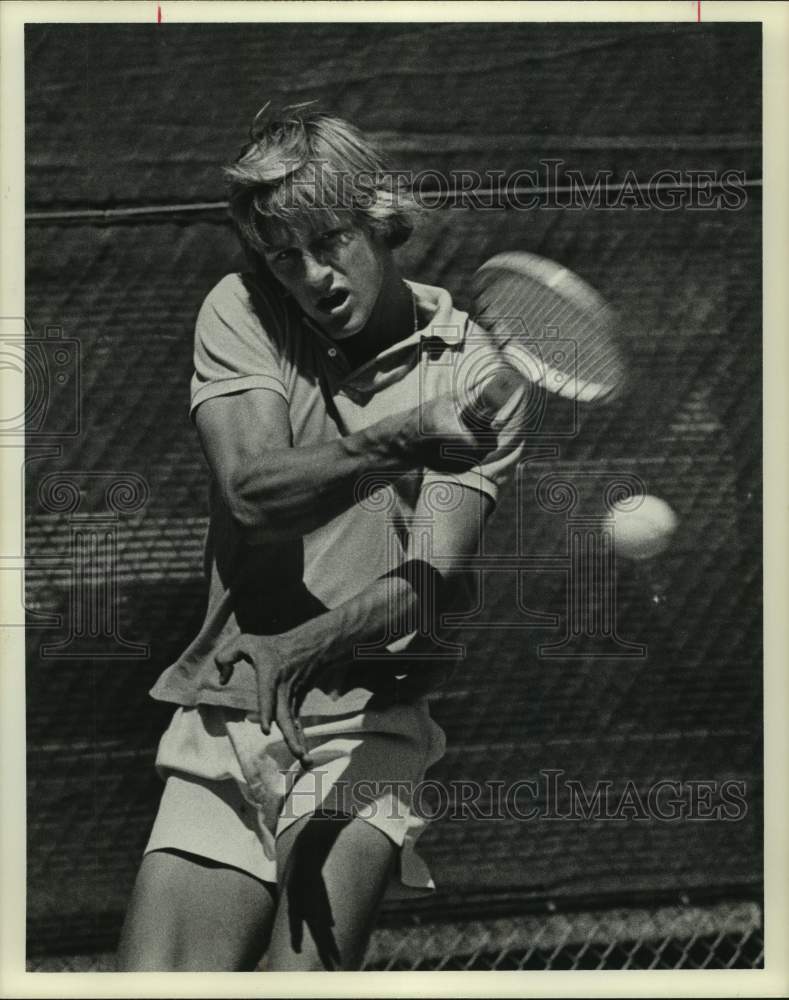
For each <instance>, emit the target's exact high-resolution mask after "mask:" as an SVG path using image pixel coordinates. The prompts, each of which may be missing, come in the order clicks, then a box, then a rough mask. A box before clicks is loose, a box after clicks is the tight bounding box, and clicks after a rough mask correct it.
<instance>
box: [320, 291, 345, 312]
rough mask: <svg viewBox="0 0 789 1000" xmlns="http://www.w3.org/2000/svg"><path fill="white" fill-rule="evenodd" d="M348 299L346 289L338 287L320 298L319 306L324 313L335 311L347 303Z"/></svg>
mask: <svg viewBox="0 0 789 1000" xmlns="http://www.w3.org/2000/svg"><path fill="white" fill-rule="evenodd" d="M347 301H348V292H346V291H345V290H344V289H338V290H337V291H336V292H331V293H330V294H329V295H324V297H323V298H322V299H318V308H319V309H320V311H321V312H324V313H334V312H336V311H338V310H340V309H342V307H343V306H344V305H345V303H346V302H347Z"/></svg>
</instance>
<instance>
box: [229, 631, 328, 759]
mask: <svg viewBox="0 0 789 1000" xmlns="http://www.w3.org/2000/svg"><path fill="white" fill-rule="evenodd" d="M239 660H246V661H247V662H248V663H251V664H252V667H253V668H254V670H255V677H256V678H257V696H258V712H259V715H260V728H261V729H262V730H263V732H264V733H265V734H266V736H268V735H269V733H270V732H271V723H272V722H273V721H275V720H276V723H277V725H278V726H279V729H280V732H281V733H282V738H283V739H284V740H285V743H286V744H287V746H288V749H289V750H290V752H291V753H292V754H293V756H294V757H296V758H297V759H298V760H300V761H301V763H302V766H304V767H310V766H311V765H312V760H311V758H310V756H309V753H308V752H307V746H306V742H305V739H304V730H303V728H302V725H301V722H300V721H299V718H298V714H299V709H300V708H301V705H302V702H303V701H304V698H305V696H306V694H307V692H308V691H309V690H310V688H311V687H313V686H314V684H313V683H312V682H313V679H314V675H315V674H316V673H317V672H318V665H317V663H316V661H314V660H313V661H312V665H311V663H310V661H306V662H299V661H298V660H296V659H295V658H293V657H288V656H287V655H286V650H284V649H283V643H282V642H281V641H280V637H279V636H276V635H251V634H250V633H248V632H242V633H241V635H239V636H235V637H234V638H232V639H230V640H228V642H226V643H225V644H224V645H223V646H222V648H221V649H220V650H219V652H218V653H217V654H216V657H215V662H216V665H217V667H218V668H219V673H220V683H222V684H227V682H228V681H229V680H230V678H231V677H232V676H233V670H234V667H235V664H236V663H237V662H238V661H239Z"/></svg>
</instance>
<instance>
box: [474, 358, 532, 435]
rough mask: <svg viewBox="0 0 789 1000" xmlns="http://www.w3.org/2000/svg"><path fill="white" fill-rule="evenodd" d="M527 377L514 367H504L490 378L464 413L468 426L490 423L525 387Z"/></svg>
mask: <svg viewBox="0 0 789 1000" xmlns="http://www.w3.org/2000/svg"><path fill="white" fill-rule="evenodd" d="M524 382H525V379H524V377H523V376H522V375H521V374H520V373H519V372H517V371H516V370H515V369H514V368H504V369H502V370H501V371H498V372H496V374H495V375H494V376H493V377H492V378H489V379H488V381H487V382H485V384H484V385H483V386H482V388H481V389H480V390H479V392H478V393H477V395H476V397H475V399H474V402H473V403H472V404H471V406H470V407H469V408H468V410H466V412H465V413H464V414H463V421H464V423H465V424H466V426H467V427H470V428H471V429H474V427H478V426H479V425H480V424H487V425H490V424H491V422H492V421H493V419H494V418H495V417H496V416H498V414H499V412H500V411H501V409H502V408H503V407H504V406H505V405H506V404H507V403H508V402H509V401H510V400H511V399H512V397H513V396H514V395H515V394H516V393H518V392H520V391H521V390H522V389H523V387H524Z"/></svg>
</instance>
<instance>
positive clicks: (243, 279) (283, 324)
mask: <svg viewBox="0 0 789 1000" xmlns="http://www.w3.org/2000/svg"><path fill="white" fill-rule="evenodd" d="M291 326H292V322H291V321H290V319H289V314H288V310H287V305H286V303H285V299H284V297H283V295H282V294H281V293H280V292H279V290H278V289H277V288H276V287H275V286H274V284H273V283H267V282H265V281H264V280H261V279H260V278H258V277H257V276H256V275H253V274H248V273H246V272H244V273H240V272H237V273H233V274H226V275H225V276H224V277H223V278H221V279H220V280H219V281H218V282H217V283H216V285H214V287H213V288H212V289H211V291H210V292H209V293H208V295H206V297H205V299H204V300H203V304H202V305H201V307H200V311H199V313H198V316H197V331H198V336H200V335H203V336H205V335H206V334H209V335H210V333H211V331H212V330H216V329H220V330H222V331H224V332H227V331H235V332H236V333H238V334H239V335H244V334H245V333H246V334H247V335H254V336H256V337H261V336H265V337H266V338H267V339H269V340H272V341H279V340H280V339H282V338H283V337H284V336H285V334H286V332H287V331H288V329H289V328H290V327H291Z"/></svg>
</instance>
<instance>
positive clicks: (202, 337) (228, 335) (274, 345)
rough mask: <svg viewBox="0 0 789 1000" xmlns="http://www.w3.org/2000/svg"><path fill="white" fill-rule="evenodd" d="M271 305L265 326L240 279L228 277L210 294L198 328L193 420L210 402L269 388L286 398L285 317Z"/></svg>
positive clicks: (204, 304)
mask: <svg viewBox="0 0 789 1000" xmlns="http://www.w3.org/2000/svg"><path fill="white" fill-rule="evenodd" d="M267 305H268V308H266V310H265V326H264V323H263V321H261V318H260V311H259V309H256V308H255V307H253V305H252V301H251V297H250V294H249V292H248V290H247V288H246V286H245V284H244V282H243V280H242V278H241V276H240V275H238V274H229V275H227V276H226V277H225V278H223V279H222V280H221V281H220V282H219V284H218V285H217V286H216V287H215V288H214V289H213V290H212V291H211V292H209V294H208V296H207V297H206V299H205V301H204V302H203V305H202V307H201V308H200V312H199V313H198V316H197V323H196V326H195V344H194V374H193V376H192V383H191V402H190V406H189V415H190V417H192V418H194V413H195V410H196V409H197V407H198V406H199V405H200V404H201V403H204V402H205V401H206V400H207V399H211V398H212V397H214V396H227V395H231V394H232V393H236V392H246V390H248V389H270V390H272V391H273V392H277V393H279V394H280V395H281V396H283V397H284V398H285V399H286V400H287V399H288V391H287V375H286V367H285V359H284V356H283V351H282V349H281V338H282V332H283V325H284V313H283V311H282V310H277V308H276V304H275V303H268V304H267ZM278 340H279V341H280V343H279V344H278Z"/></svg>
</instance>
